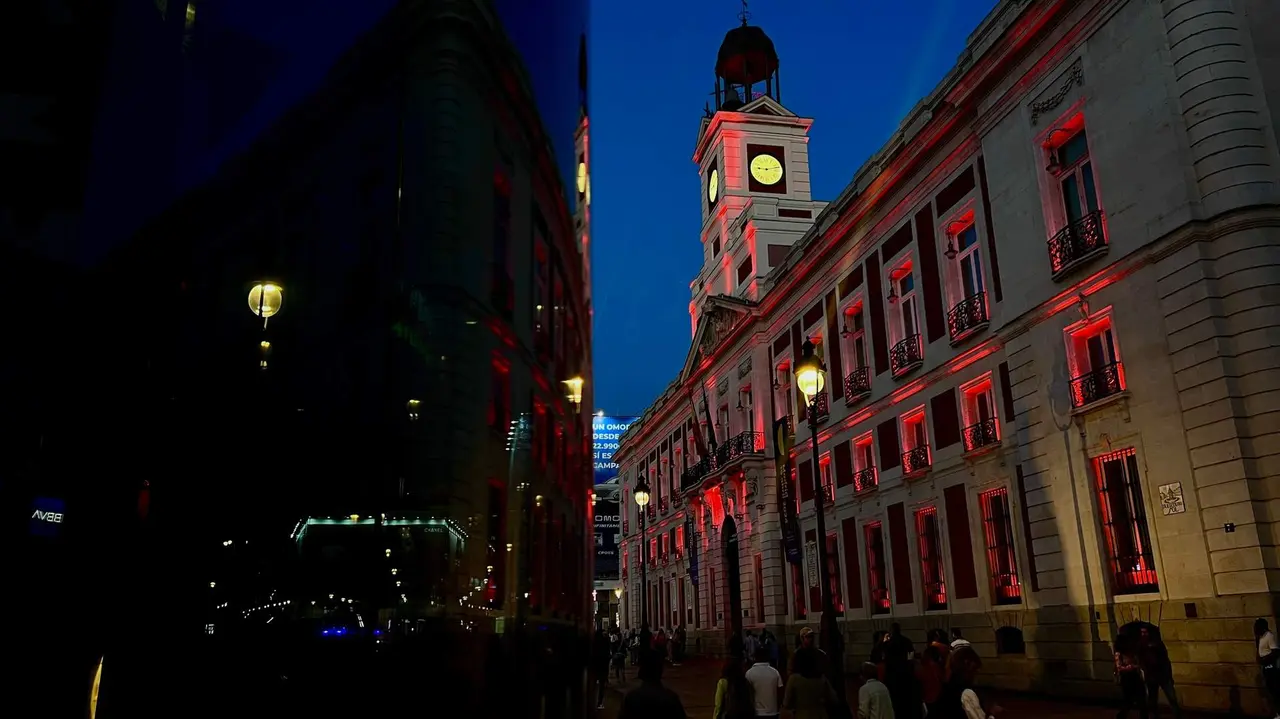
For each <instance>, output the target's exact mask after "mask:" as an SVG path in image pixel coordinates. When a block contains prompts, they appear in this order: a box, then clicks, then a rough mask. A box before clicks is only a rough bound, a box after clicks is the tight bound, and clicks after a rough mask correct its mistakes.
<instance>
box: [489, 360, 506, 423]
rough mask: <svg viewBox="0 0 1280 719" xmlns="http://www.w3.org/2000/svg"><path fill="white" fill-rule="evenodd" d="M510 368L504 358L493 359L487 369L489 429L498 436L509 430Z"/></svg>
mask: <svg viewBox="0 0 1280 719" xmlns="http://www.w3.org/2000/svg"><path fill="white" fill-rule="evenodd" d="M510 424H511V369H510V365H508V364H507V362H506V360H503V359H501V358H499V357H495V358H494V359H493V365H492V368H491V369H490V371H489V431H490V432H491V433H493V434H494V435H497V436H499V437H505V436H509V435H508V434H507V433H508V432H509V431H511V427H510Z"/></svg>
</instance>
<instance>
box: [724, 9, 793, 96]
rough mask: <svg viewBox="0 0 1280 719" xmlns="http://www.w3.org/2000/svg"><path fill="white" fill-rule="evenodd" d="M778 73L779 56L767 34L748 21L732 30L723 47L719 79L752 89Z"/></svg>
mask: <svg viewBox="0 0 1280 719" xmlns="http://www.w3.org/2000/svg"><path fill="white" fill-rule="evenodd" d="M777 69H778V53H777V51H775V50H774V49H773V40H770V39H769V36H768V35H766V34H764V30H761V29H760V28H758V27H756V26H754V25H748V24H746V22H745V21H744V22H743V24H742V25H740V26H739V27H735V28H734V29H732V30H730V31H729V32H728V33H726V34H725V36H724V42H722V43H720V54H719V55H718V56H717V57H716V75H717V76H718V77H720V78H723V79H724V80H725V81H726V82H727V83H729V84H732V85H745V86H748V87H750V86H751V85H754V84H755V83H757V82H763V81H765V80H767V79H768V78H769V76H771V75H772V74H773V73H774V71H776V70H777Z"/></svg>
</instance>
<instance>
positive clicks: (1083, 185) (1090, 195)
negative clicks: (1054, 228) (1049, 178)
mask: <svg viewBox="0 0 1280 719" xmlns="http://www.w3.org/2000/svg"><path fill="white" fill-rule="evenodd" d="M1051 143H1052V145H1051V147H1052V156H1051V157H1050V165H1051V166H1052V167H1054V169H1053V171H1052V174H1053V175H1054V179H1056V180H1057V191H1058V196H1059V199H1060V200H1061V203H1062V204H1061V206H1060V207H1059V208H1058V209H1060V210H1061V211H1062V213H1063V215H1062V219H1063V220H1064V224H1071V223H1074V222H1076V221H1078V220H1080V219H1081V218H1083V217H1085V216H1086V215H1088V214H1089V213H1092V212H1097V211H1098V210H1099V209H1101V206H1100V205H1099V203H1098V188H1097V185H1096V184H1095V183H1094V178H1093V160H1092V159H1091V158H1090V157H1089V137H1088V134H1087V133H1086V132H1085V128H1084V122H1083V120H1082V119H1077V120H1076V121H1074V122H1072V123H1069V124H1068V126H1067V127H1065V128H1062V131H1061V132H1056V133H1054V139H1053V140H1052V141H1051ZM1055 161H1056V162H1055Z"/></svg>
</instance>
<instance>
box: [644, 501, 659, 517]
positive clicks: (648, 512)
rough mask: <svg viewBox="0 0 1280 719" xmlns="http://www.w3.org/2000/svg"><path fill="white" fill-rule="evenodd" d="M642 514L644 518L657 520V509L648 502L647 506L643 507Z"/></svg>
mask: <svg viewBox="0 0 1280 719" xmlns="http://www.w3.org/2000/svg"><path fill="white" fill-rule="evenodd" d="M644 513H645V516H647V517H648V518H649V519H657V518H658V508H657V507H655V506H653V503H652V502H650V503H649V504H646V505H645V507H644Z"/></svg>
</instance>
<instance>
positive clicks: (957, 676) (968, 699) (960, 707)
mask: <svg viewBox="0 0 1280 719" xmlns="http://www.w3.org/2000/svg"><path fill="white" fill-rule="evenodd" d="M981 668H982V660H981V659H979V658H978V653H977V652H975V651H974V650H973V648H972V647H959V648H958V649H954V650H952V652H951V654H950V655H949V656H948V661H947V679H946V683H945V684H944V685H943V687H942V695H941V696H940V697H939V698H938V701H937V702H935V703H934V705H933V707H931V708H930V709H929V716H928V719H995V716H996V715H998V714H1000V713H1001V712H1002V711H1003V709H1001V708H1000V707H999V706H993V707H992V708H991V711H987V710H986V709H984V708H983V706H982V701H981V700H980V699H979V698H978V693H977V692H976V691H974V689H973V684H974V680H975V679H976V678H977V676H978V670H979V669H981Z"/></svg>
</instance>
